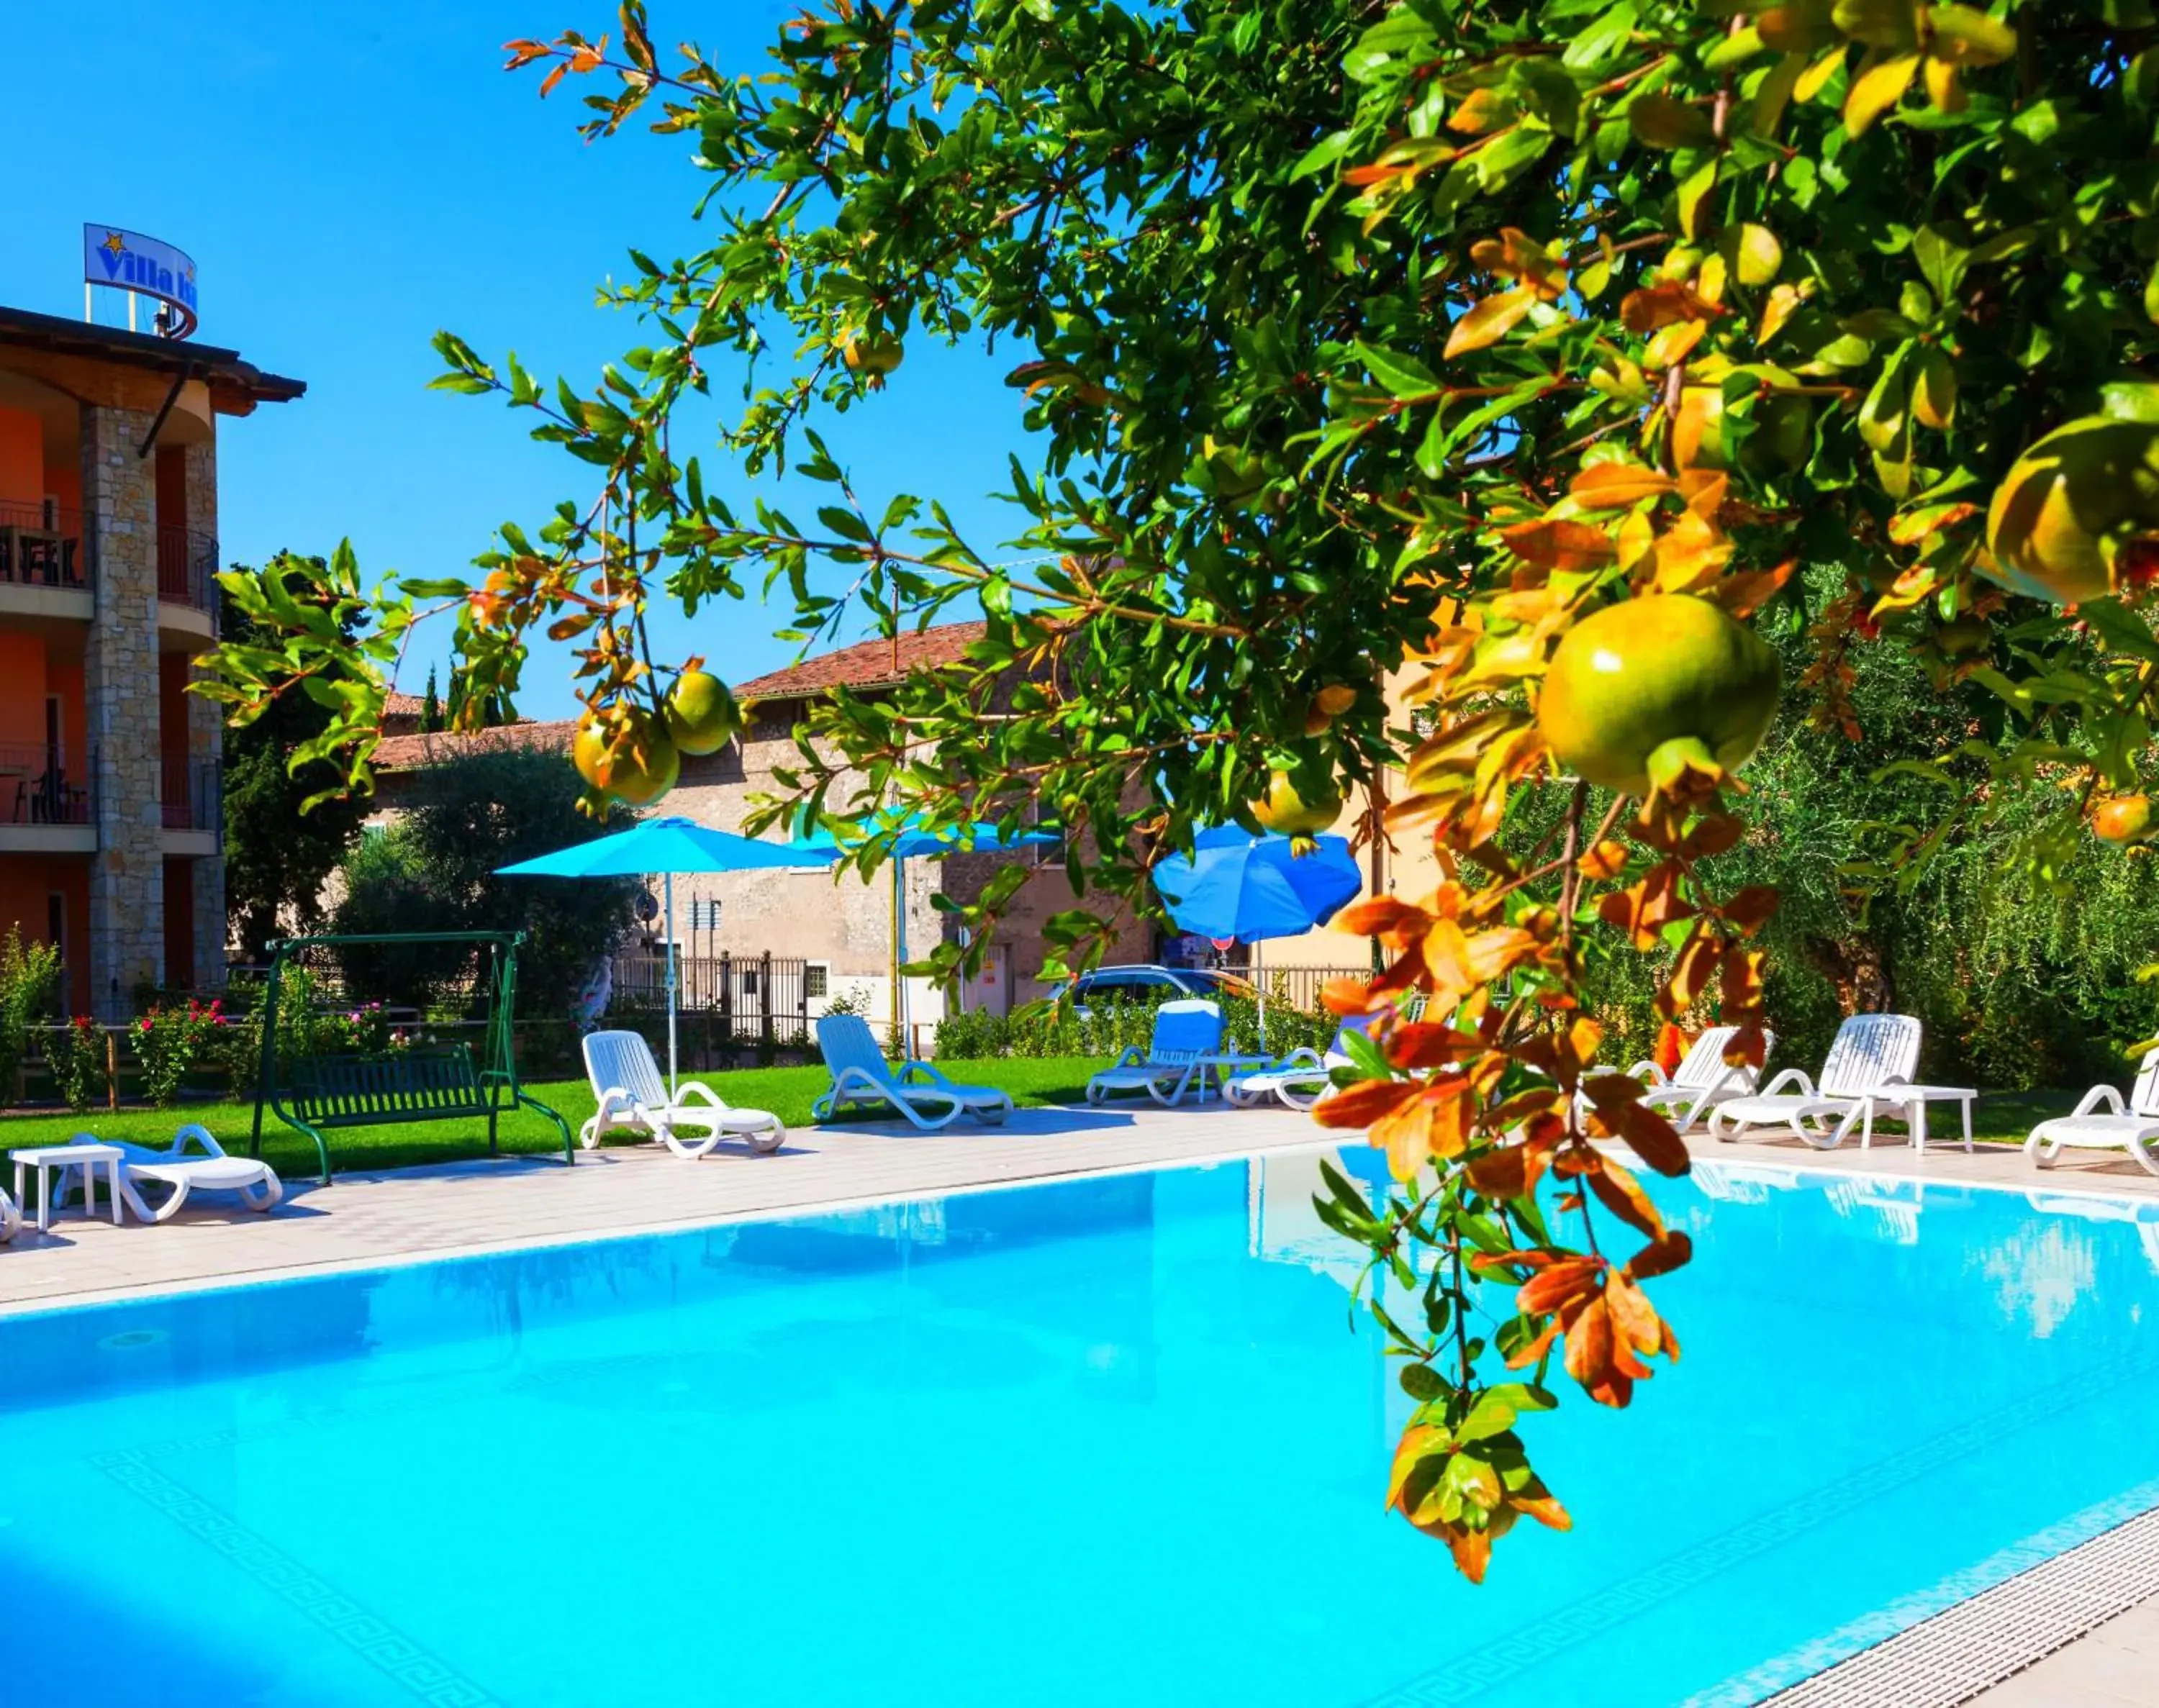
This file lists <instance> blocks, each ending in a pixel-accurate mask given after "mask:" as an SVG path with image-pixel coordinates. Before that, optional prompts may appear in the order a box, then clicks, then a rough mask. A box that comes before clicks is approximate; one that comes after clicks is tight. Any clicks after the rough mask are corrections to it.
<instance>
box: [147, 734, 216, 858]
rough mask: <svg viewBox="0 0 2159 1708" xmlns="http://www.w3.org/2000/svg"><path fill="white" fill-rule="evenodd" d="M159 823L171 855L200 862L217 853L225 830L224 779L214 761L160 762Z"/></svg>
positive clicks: (172, 758)
mask: <svg viewBox="0 0 2159 1708" xmlns="http://www.w3.org/2000/svg"><path fill="white" fill-rule="evenodd" d="M158 823H159V824H160V825H161V826H163V831H164V837H163V842H164V851H165V852H166V853H168V854H173V855H180V856H186V857H194V858H197V859H200V858H204V857H208V856H210V855H212V854H215V853H216V852H217V851H218V847H219V845H220V841H222V839H223V832H224V829H225V794H224V778H223V775H222V774H221V771H220V767H219V764H218V762H217V761H216V760H215V759H197V758H189V756H188V755H187V754H185V753H179V754H168V755H166V756H165V757H163V758H161V759H160V760H159V761H158Z"/></svg>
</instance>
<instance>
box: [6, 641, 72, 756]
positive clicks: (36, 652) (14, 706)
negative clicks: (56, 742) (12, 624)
mask: <svg viewBox="0 0 2159 1708" xmlns="http://www.w3.org/2000/svg"><path fill="white" fill-rule="evenodd" d="M63 715H65V714H63ZM44 739H45V643H44V637H43V636H41V635H36V634H15V633H11V632H9V631H8V630H6V629H0V746H7V747H11V748H34V747H41V746H43V745H44Z"/></svg>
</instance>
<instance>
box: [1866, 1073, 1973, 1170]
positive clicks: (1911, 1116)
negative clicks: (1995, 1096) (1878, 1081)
mask: <svg viewBox="0 0 2159 1708" xmlns="http://www.w3.org/2000/svg"><path fill="white" fill-rule="evenodd" d="M1978 1095H1979V1093H1978V1092H1977V1091H1976V1090H1975V1089H1972V1088H1971V1087H1970V1086H1968V1085H1884V1086H1882V1087H1881V1088H1880V1089H1877V1090H1875V1091H1872V1092H1869V1093H1868V1094H1867V1100H1868V1102H1870V1103H1871V1104H1872V1105H1873V1107H1872V1109H1871V1110H1868V1112H1867V1119H1868V1121H1872V1120H1873V1119H1874V1118H1875V1117H1876V1116H1877V1115H1881V1114H1882V1112H1883V1111H1884V1110H1887V1111H1888V1112H1889V1113H1891V1114H1892V1115H1893V1114H1894V1113H1896V1112H1897V1110H1898V1108H1899V1107H1900V1106H1901V1108H1902V1109H1903V1114H1904V1125H1905V1126H1908V1127H1909V1128H1910V1129H1911V1130H1912V1148H1913V1150H1915V1151H1917V1152H1918V1153H1919V1154H1920V1155H1921V1156H1922V1157H1923V1156H1925V1155H1926V1154H1927V1105H1929V1104H1930V1103H1954V1104H1956V1105H1960V1107H1961V1108H1962V1109H1963V1110H1964V1148H1965V1155H1966V1156H1970V1154H1971V1100H1972V1099H1973V1098H1975V1097H1976V1096H1978Z"/></svg>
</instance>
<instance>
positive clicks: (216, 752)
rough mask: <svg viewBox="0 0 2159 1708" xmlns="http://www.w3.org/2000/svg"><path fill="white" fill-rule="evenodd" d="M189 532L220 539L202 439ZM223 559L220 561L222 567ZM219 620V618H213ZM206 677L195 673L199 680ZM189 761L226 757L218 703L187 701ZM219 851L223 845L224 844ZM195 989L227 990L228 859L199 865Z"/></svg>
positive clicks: (208, 453) (209, 457)
mask: <svg viewBox="0 0 2159 1708" xmlns="http://www.w3.org/2000/svg"><path fill="white" fill-rule="evenodd" d="M187 463H188V518H187V520H188V531H189V532H190V533H194V534H199V535H201V536H204V537H205V538H206V539H210V540H215V539H216V538H217V444H216V442H215V440H207V439H206V440H203V441H200V442H199V443H194V444H191V445H189V447H188V448H187ZM223 562H224V560H223V559H222V558H220V559H219V563H220V567H222V564H223ZM213 615H215V613H213ZM189 675H190V676H191V677H193V678H194V680H196V681H200V680H201V679H202V677H203V676H204V675H205V672H204V671H203V670H201V669H199V668H195V669H192V670H189ZM187 747H188V758H189V760H190V761H191V762H193V763H203V762H205V761H210V762H219V761H221V760H222V759H223V758H224V757H225V713H224V709H223V708H222V707H221V706H220V705H219V704H218V703H217V701H215V700H205V699H204V698H203V697H202V696H200V695H199V694H190V695H189V696H188V743H187ZM220 846H223V844H222V842H221V841H220ZM193 882H194V945H195V964H194V985H195V988H196V989H197V990H201V991H217V990H222V989H224V988H225V927H226V923H227V922H226V919H225V857H224V856H222V855H221V854H220V855H217V856H214V857H210V858H209V859H204V860H197V861H195V862H194V875H193Z"/></svg>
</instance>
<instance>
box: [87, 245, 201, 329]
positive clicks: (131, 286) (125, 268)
mask: <svg viewBox="0 0 2159 1708" xmlns="http://www.w3.org/2000/svg"><path fill="white" fill-rule="evenodd" d="M82 280H83V283H84V284H85V285H109V286H111V287H112V288H113V289H114V290H116V291H134V292H138V293H140V294H141V295H142V296H145V297H154V298H157V299H158V301H159V302H160V303H163V304H164V305H165V308H166V309H169V310H170V311H171V312H170V313H165V312H163V311H162V310H161V311H160V312H159V313H158V331H159V332H161V333H163V334H164V336H166V337H167V338H185V337H186V336H187V335H188V334H189V333H191V332H193V331H194V329H195V326H196V323H197V317H196V313H195V264H194V261H192V260H190V259H189V257H188V256H185V255H183V254H182V253H181V252H180V251H179V250H177V249H175V248H173V246H172V245H171V244H169V243H161V242H159V241H158V240H157V239H156V238H154V237H144V236H142V235H140V234H139V233H137V232H133V231H122V230H119V229H118V228H117V227H116V226H112V225H85V226H84V227H83V228H82ZM83 294H84V297H85V300H87V298H88V297H89V292H87V291H85V292H84V293H83ZM129 322H130V324H131V326H132V323H133V311H132V309H131V310H130V311H129Z"/></svg>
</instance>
